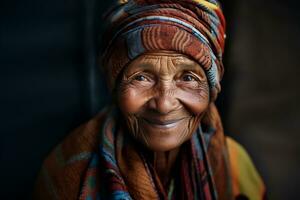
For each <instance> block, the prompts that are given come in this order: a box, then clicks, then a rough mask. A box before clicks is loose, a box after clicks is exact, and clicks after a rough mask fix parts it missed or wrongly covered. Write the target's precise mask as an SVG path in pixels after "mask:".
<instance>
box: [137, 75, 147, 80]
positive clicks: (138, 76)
mask: <svg viewBox="0 0 300 200" xmlns="http://www.w3.org/2000/svg"><path fill="white" fill-rule="evenodd" d="M134 80H137V81H147V78H146V77H145V76H143V75H137V76H135V77H134Z"/></svg>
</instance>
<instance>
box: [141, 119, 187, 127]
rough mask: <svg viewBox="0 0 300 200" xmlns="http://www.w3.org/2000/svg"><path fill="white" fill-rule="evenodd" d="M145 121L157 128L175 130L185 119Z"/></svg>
mask: <svg viewBox="0 0 300 200" xmlns="http://www.w3.org/2000/svg"><path fill="white" fill-rule="evenodd" d="M142 119H143V121H145V122H146V123H147V124H149V125H151V126H154V127H157V128H164V129H167V128H173V127H175V126H176V125H177V124H178V123H179V122H181V121H182V120H183V119H184V118H181V119H174V120H165V121H162V120H157V119H146V118H142Z"/></svg>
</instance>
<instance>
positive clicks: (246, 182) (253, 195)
mask: <svg viewBox="0 0 300 200" xmlns="http://www.w3.org/2000/svg"><path fill="white" fill-rule="evenodd" d="M226 143H227V149H228V153H229V162H230V168H231V176H232V189H233V193H234V196H239V195H240V196H245V197H248V199H251V200H256V199H257V200H261V199H264V195H265V186H264V183H263V181H262V178H261V176H260V175H259V173H258V172H257V170H256V168H255V166H254V164H253V162H252V160H251V158H250V156H249V155H248V153H247V151H246V150H245V149H244V147H242V146H241V145H240V144H239V143H237V142H236V141H235V140H233V139H232V138H230V137H226Z"/></svg>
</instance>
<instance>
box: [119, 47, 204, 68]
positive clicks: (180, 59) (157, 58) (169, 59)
mask: <svg viewBox="0 0 300 200" xmlns="http://www.w3.org/2000/svg"><path fill="white" fill-rule="evenodd" d="M139 69H141V70H159V71H169V72H170V71H178V70H192V71H199V73H202V72H203V70H202V67H201V66H200V65H199V64H198V63H196V62H195V61H194V60H192V59H190V58H188V57H187V56H185V55H183V54H179V53H175V52H167V51H160V52H153V53H146V54H143V55H141V56H139V57H138V58H136V59H135V60H133V61H132V62H131V63H130V64H129V65H128V67H127V70H125V71H132V70H139Z"/></svg>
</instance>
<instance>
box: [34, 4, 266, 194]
mask: <svg viewBox="0 0 300 200" xmlns="http://www.w3.org/2000/svg"><path fill="white" fill-rule="evenodd" d="M107 22H108V28H107V34H106V36H105V38H106V39H105V41H106V42H107V43H106V44H105V45H104V47H105V50H104V51H103V53H102V57H101V60H102V66H103V67H104V70H105V72H106V74H107V79H108V84H109V87H110V88H111V92H112V95H113V97H115V98H114V102H113V103H112V105H111V106H108V107H107V108H105V109H104V110H103V111H102V112H100V113H99V115H98V116H96V117H95V118H94V119H92V120H90V121H89V122H87V123H86V124H84V125H82V126H80V127H79V128H78V129H76V130H75V131H74V132H73V133H71V134H70V135H69V136H68V137H67V138H66V139H65V140H64V141H63V142H62V143H61V144H59V145H58V146H57V147H56V148H55V150H54V151H53V152H52V153H51V154H50V155H49V157H48V158H47V159H46V160H45V162H44V165H43V167H42V170H41V173H40V175H39V177H38V180H37V186H36V190H35V197H36V198H37V199H78V198H79V199H136V200H143V199H202V200H206V199H221V200H223V199H224V200H226V199H251V200H255V199H263V198H264V196H265V195H264V194H265V188H264V185H263V183H262V180H261V178H260V176H259V175H258V174H257V172H256V171H255V168H254V166H253V164H252V162H251V160H250V159H249V157H248V155H247V153H246V152H245V150H243V148H242V147H241V146H240V145H239V144H237V143H236V142H235V141H233V140H232V139H230V138H228V137H225V136H224V134H223V129H222V124H221V120H220V118H219V115H218V112H217V110H216V107H215V106H214V100H215V99H216V97H217V94H218V92H219V91H220V79H221V77H222V74H223V64H222V54H223V50H224V40H225V32H224V29H225V20H224V17H223V14H222V11H221V9H220V5H219V3H218V2H217V1H215V0H207V1H206V0H180V1H179V0H178V1H176V0H172V1H171V0H152V1H149V0H129V1H120V2H118V3H117V6H116V7H115V8H114V9H112V10H111V11H110V12H109V13H108V15H107Z"/></svg>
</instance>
